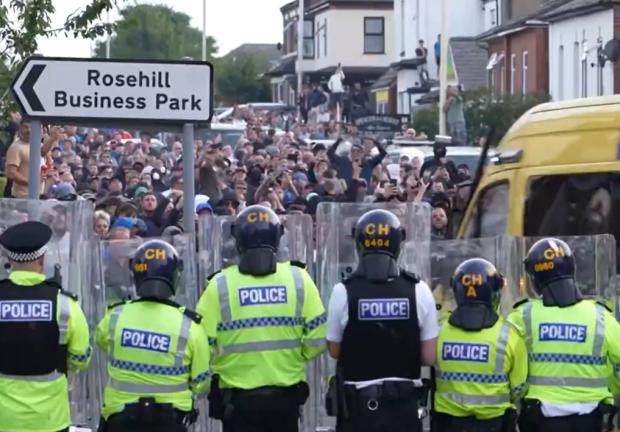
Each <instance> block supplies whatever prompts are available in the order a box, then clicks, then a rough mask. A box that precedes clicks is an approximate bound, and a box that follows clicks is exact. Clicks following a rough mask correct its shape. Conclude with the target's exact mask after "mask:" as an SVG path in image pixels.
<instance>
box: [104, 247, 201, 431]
mask: <svg viewBox="0 0 620 432" xmlns="http://www.w3.org/2000/svg"><path fill="white" fill-rule="evenodd" d="M130 266H131V271H132V272H133V277H134V282H135V284H136V292H137V295H138V297H139V299H138V300H133V301H128V302H122V303H119V304H116V305H113V306H111V307H110V308H109V309H108V311H107V313H106V315H105V317H104V318H103V320H102V321H101V322H100V323H99V325H98V326H97V332H96V341H97V345H98V346H99V347H100V348H101V349H102V350H103V351H104V352H106V353H107V355H108V375H109V381H108V385H107V386H106V389H105V395H104V406H103V409H102V417H103V419H102V422H101V424H100V427H99V430H100V431H105V432H125V431H126V432H129V431H144V432H146V431H149V432H150V431H156V432H171V431H175V432H177V431H185V430H186V426H187V425H189V424H191V423H192V422H193V421H194V420H195V417H196V411H195V409H194V407H193V404H192V396H193V395H199V394H202V393H206V391H207V390H208V388H209V384H210V378H211V376H210V369H209V361H210V359H209V346H208V344H207V342H206V341H207V337H206V336H205V334H204V332H203V330H202V327H201V326H200V320H201V317H200V316H199V315H198V314H197V313H195V312H192V311H190V310H189V309H186V308H185V307H183V306H180V305H178V304H176V303H174V302H173V301H172V300H171V298H172V297H173V296H174V295H175V293H176V291H177V289H178V284H179V280H180V275H181V271H182V268H183V262H182V261H181V259H180V258H179V256H178V253H177V251H176V250H175V248H174V247H172V246H171V245H170V244H168V243H166V242H164V241H161V240H150V241H147V242H146V243H144V244H143V245H141V246H140V247H139V248H138V249H137V250H136V253H135V255H134V258H133V259H132V260H131V262H130Z"/></svg>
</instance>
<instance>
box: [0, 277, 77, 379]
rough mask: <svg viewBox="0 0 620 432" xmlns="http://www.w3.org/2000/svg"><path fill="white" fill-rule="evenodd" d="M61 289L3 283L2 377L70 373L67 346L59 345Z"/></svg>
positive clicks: (0, 285) (44, 284) (49, 285)
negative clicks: (58, 315)
mask: <svg viewBox="0 0 620 432" xmlns="http://www.w3.org/2000/svg"><path fill="white" fill-rule="evenodd" d="M59 291H60V286H59V285H58V284H56V283H55V282H51V281H45V282H42V283H41V284H38V285H34V286H27V287H26V286H20V285H16V284H14V283H13V282H11V281H10V280H8V279H7V280H3V281H0V353H2V355H0V373H2V374H6V375H20V376H21V375H45V374H49V373H52V372H54V371H56V370H58V371H60V372H63V373H66V371H67V346H66V345H59V328H58V321H57V319H56V317H57V312H56V311H57V299H58V293H59Z"/></svg>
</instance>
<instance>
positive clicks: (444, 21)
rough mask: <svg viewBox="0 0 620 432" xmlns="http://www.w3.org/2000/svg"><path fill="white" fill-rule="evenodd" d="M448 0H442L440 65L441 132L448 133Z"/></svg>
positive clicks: (441, 133)
mask: <svg viewBox="0 0 620 432" xmlns="http://www.w3.org/2000/svg"><path fill="white" fill-rule="evenodd" d="M449 41H450V36H449V33H448V0H441V41H440V44H441V60H440V67H439V134H440V135H446V132H447V125H446V113H445V112H444V110H443V107H444V105H445V103H446V91H447V89H448V43H449Z"/></svg>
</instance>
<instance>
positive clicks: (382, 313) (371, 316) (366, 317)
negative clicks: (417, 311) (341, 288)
mask: <svg viewBox="0 0 620 432" xmlns="http://www.w3.org/2000/svg"><path fill="white" fill-rule="evenodd" d="M358 319H359V320H360V321H372V320H406V319H409V299H407V298H395V299H360V300H359V302H358Z"/></svg>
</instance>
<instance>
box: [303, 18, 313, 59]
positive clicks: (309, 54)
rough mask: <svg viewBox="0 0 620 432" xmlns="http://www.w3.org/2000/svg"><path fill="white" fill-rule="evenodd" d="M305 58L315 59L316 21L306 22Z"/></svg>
mask: <svg viewBox="0 0 620 432" xmlns="http://www.w3.org/2000/svg"><path fill="white" fill-rule="evenodd" d="M303 54H304V58H305V59H313V58H314V21H312V20H305V21H304V51H303Z"/></svg>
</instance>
